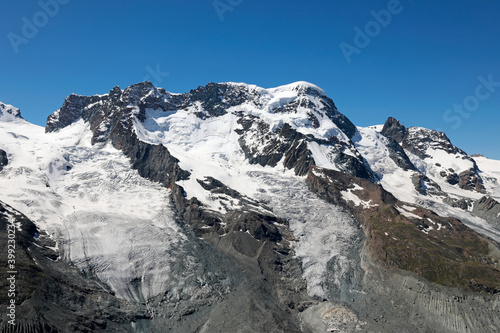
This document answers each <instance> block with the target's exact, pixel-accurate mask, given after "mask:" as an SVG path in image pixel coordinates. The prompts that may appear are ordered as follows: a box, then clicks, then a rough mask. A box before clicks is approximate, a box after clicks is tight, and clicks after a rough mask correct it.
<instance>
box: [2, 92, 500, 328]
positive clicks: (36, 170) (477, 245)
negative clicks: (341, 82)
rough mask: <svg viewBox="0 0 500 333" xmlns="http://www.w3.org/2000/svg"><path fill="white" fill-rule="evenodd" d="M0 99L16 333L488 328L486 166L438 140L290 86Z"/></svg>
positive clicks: (495, 176) (498, 224) (490, 231)
mask: <svg viewBox="0 0 500 333" xmlns="http://www.w3.org/2000/svg"><path fill="white" fill-rule="evenodd" d="M0 107H1V109H0V110H1V112H2V113H1V114H0V132H1V136H0V138H1V139H0V223H1V224H2V228H1V230H2V231H0V240H1V242H2V244H3V245H2V248H7V244H8V240H9V235H10V234H12V233H13V231H10V234H9V228H11V229H12V230H14V229H15V230H16V231H15V233H16V238H15V240H16V262H15V268H16V270H17V271H18V273H17V275H16V283H17V288H18V289H17V291H16V298H15V300H16V303H15V304H16V320H17V325H18V326H17V327H18V329H20V330H21V331H26V332H105V331H113V330H115V331H120V332H166V331H172V332H229V331H231V332H232V331H238V332H325V331H331V332H333V331H341V332H391V331H398V332H428V331H439V332H486V331H490V330H492V328H494V327H500V322H499V319H498V316H497V315H496V314H497V313H498V311H499V304H500V302H498V301H499V297H500V245H499V242H500V203H499V201H500V185H499V180H500V161H494V160H490V159H487V158H485V157H482V156H469V155H467V154H466V153H465V152H464V151H463V150H461V149H459V148H458V147H456V146H454V145H453V144H452V143H451V141H450V140H449V138H448V137H447V136H446V135H445V134H444V133H441V132H437V131H434V130H429V129H425V128H419V127H410V128H406V127H405V126H403V125H402V124H401V123H400V122H399V121H398V120H396V119H394V118H389V119H388V120H387V121H386V122H385V124H384V125H376V126H371V127H356V126H355V125H354V124H353V123H352V122H351V121H350V120H349V119H348V118H347V117H346V116H345V115H343V114H342V113H340V112H339V110H338V109H337V107H336V106H335V104H334V102H333V101H332V100H331V99H330V98H329V97H328V96H326V94H325V92H324V91H323V90H322V89H321V88H319V87H317V86H315V85H313V84H310V83H307V82H296V83H293V84H290V85H286V86H281V87H277V88H271V89H264V88H260V87H257V86H253V85H248V84H244V83H219V84H216V83H209V84H208V85H206V86H204V87H198V88H197V89H193V90H191V91H190V92H188V93H184V94H174V93H170V92H167V91H166V90H164V89H162V88H157V87H154V86H153V85H152V84H151V83H150V82H142V83H138V84H134V85H132V86H130V87H128V88H126V89H123V90H122V89H121V88H119V87H114V88H113V89H112V90H111V91H110V92H109V94H105V95H93V96H81V95H75V94H73V95H70V96H68V97H67V98H66V99H65V101H64V103H63V105H62V106H61V108H60V109H59V110H57V111H56V112H54V113H53V114H51V115H50V116H49V117H48V119H47V125H46V127H45V128H43V127H39V126H36V125H33V124H30V123H29V122H27V121H26V120H24V119H22V117H21V116H20V112H19V110H18V109H16V108H14V107H11V106H7V105H4V104H2V103H0ZM9 225H12V227H9ZM10 237H12V236H10ZM2 260H3V262H2V265H4V267H5V266H6V265H7V264H9V263H8V262H7V261H6V258H5V257H3V258H2ZM2 287H4V288H7V287H8V281H6V280H4V284H3V286H2ZM2 295H3V296H2V304H9V302H10V299H9V298H8V297H7V296H6V295H7V294H5V293H4V294H2ZM7 319H8V318H7ZM7 319H6V318H2V319H1V320H2V321H0V332H10V331H11V330H12V328H11V327H10V326H9V325H10V324H9V322H8V321H7Z"/></svg>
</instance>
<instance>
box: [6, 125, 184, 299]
mask: <svg viewBox="0 0 500 333" xmlns="http://www.w3.org/2000/svg"><path fill="white" fill-rule="evenodd" d="M86 127H87V125H86V124H84V123H83V121H80V122H78V123H76V124H74V125H72V126H70V127H68V128H65V129H63V130H61V131H60V132H58V133H53V134H45V133H44V129H43V128H42V127H39V126H35V125H32V124H29V123H27V122H25V121H23V120H16V121H15V122H14V123H12V122H11V123H5V122H0V137H1V138H2V140H1V143H2V149H4V150H6V151H7V152H8V155H9V156H8V157H9V165H8V166H7V167H5V168H4V170H3V171H2V172H1V173H2V181H1V182H0V193H1V194H2V195H1V198H0V199H1V200H2V201H4V202H6V203H7V204H9V205H11V206H12V207H14V208H15V209H17V210H19V211H21V212H22V213H24V214H25V215H26V216H28V217H29V218H31V219H32V220H33V221H34V222H35V223H36V224H37V226H38V227H40V228H42V229H44V230H46V231H47V232H48V233H49V234H50V235H52V237H53V238H54V240H56V241H57V244H58V246H59V248H60V250H61V251H62V253H63V257H64V259H66V260H69V261H71V262H73V263H74V264H75V265H76V266H77V267H78V268H80V269H81V270H83V271H92V272H94V273H95V274H96V275H97V276H98V277H99V278H100V279H101V280H102V281H103V282H105V283H107V284H108V285H109V287H111V288H112V290H113V291H114V292H115V293H116V295H117V296H118V297H120V298H123V299H127V300H137V301H141V302H144V301H145V300H147V299H148V298H150V297H152V296H155V295H157V294H159V293H161V292H163V291H164V290H165V289H166V287H167V285H171V286H172V285H173V286H175V287H176V288H181V287H182V281H170V278H171V277H170V275H169V274H168V271H169V267H170V265H171V263H172V262H173V261H178V260H179V259H178V258H183V259H185V260H186V264H188V261H189V258H188V254H187V253H186V252H185V251H184V250H183V243H184V242H185V240H186V236H185V235H184V233H183V232H182V230H181V229H180V227H179V226H178V225H177V223H176V222H175V220H174V216H173V213H172V208H171V206H170V193H169V190H167V189H165V188H164V187H162V186H160V185H159V184H156V183H153V182H151V181H148V180H146V179H144V178H142V177H140V176H139V175H138V173H137V172H136V171H135V170H132V169H131V168H130V163H129V161H128V159H127V158H125V157H124V156H123V154H122V153H121V152H120V151H118V150H116V149H114V148H112V147H109V146H102V147H96V146H94V147H92V146H91V145H90V133H89V131H88V130H87V129H86ZM134 280H138V281H141V284H134V283H132V282H133V281H134ZM137 285H140V287H137Z"/></svg>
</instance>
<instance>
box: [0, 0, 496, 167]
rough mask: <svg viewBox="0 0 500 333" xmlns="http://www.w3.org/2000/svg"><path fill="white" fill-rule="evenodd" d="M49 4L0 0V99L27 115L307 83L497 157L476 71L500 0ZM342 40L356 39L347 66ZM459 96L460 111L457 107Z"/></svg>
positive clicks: (486, 72)
mask: <svg viewBox="0 0 500 333" xmlns="http://www.w3.org/2000/svg"><path fill="white" fill-rule="evenodd" d="M53 1H58V3H64V4H60V5H59V8H58V10H57V13H55V12H56V10H55V8H53V6H52V7H50V6H49V7H48V9H47V8H46V9H43V7H42V6H41V5H40V3H38V1H26V0H16V1H14V0H4V1H1V3H0V12H1V13H2V20H1V21H0V27H1V35H0V49H1V53H0V101H3V102H5V103H8V104H12V105H15V106H17V107H19V108H21V112H22V114H23V116H24V117H25V118H26V119H28V120H29V121H31V122H34V123H36V124H40V125H44V123H45V119H46V117H47V116H48V115H49V114H50V113H52V112H53V111H54V110H57V109H58V108H59V107H60V106H61V105H62V103H63V101H64V98H65V96H67V95H69V94H71V93H78V94H85V95H87V94H88V95H90V94H104V93H108V92H109V90H110V89H111V88H113V87H114V86H115V85H119V86H120V87H122V88H124V87H127V86H129V85H130V84H133V83H136V82H139V81H143V80H145V79H149V80H150V81H152V82H153V83H154V84H156V85H158V86H161V87H164V88H165V89H167V90H168V91H171V92H186V91H189V90H190V89H193V88H196V87H198V86H199V85H205V84H207V83H208V82H225V81H237V82H247V83H252V84H257V85H259V86H262V87H273V86H278V85H282V84H287V83H290V82H294V81H301V80H303V81H309V82H312V83H315V84H317V85H318V86H320V87H322V88H323V89H324V90H325V91H326V92H327V94H328V95H329V96H330V97H331V98H332V99H333V100H334V101H335V103H336V104H337V107H338V108H339V110H340V111H341V112H342V113H344V114H345V115H347V116H348V117H349V118H350V119H351V120H352V121H353V122H354V123H355V124H356V125H359V126H368V125H373V124H380V123H383V122H384V121H385V119H386V118H387V117H388V116H393V117H396V118H398V119H400V120H402V121H403V122H404V123H405V125H407V126H423V127H428V128H434V129H439V130H443V131H445V132H446V133H447V134H448V136H449V137H450V138H451V139H452V141H453V142H454V143H455V144H456V145H458V146H459V147H461V148H463V149H464V150H466V151H467V152H468V153H484V154H486V155H487V156H489V157H491V158H496V159H500V149H499V148H498V147H499V144H500V131H499V126H500V83H499V84H496V85H495V84H493V85H490V86H489V87H485V86H484V84H483V86H482V87H479V86H480V85H481V84H482V83H481V81H479V80H478V77H480V76H482V77H483V78H484V80H486V81H488V80H490V79H491V80H492V81H494V82H500V24H499V23H498V22H499V21H498V18H499V16H500V1H497V0H483V1H459V0H440V1H435V0H434V1H432V0H413V1H410V0H400V4H399V6H396V5H395V1H396V0H391V1H386V0H382V1H379V0H376V1H374V0H370V1H368V0H364V1H340V0H335V1H334V0H322V1H319V0H312V1H295V0H277V1H263V0H243V1H241V0H220V1H217V2H214V1H213V0H208V1H196V0H193V1H166V0H151V1H130V0H120V1H102V0H101V1H96V0H86V1H77V0H71V1H68V0H42V2H43V3H45V2H46V3H50V2H53ZM396 2H397V1H396ZM214 3H215V4H216V5H217V6H218V8H219V10H217V9H216V8H215V6H214ZM388 9H390V10H391V11H392V13H391V12H389V13H391V14H390V15H391V17H390V22H389V23H388V24H386V23H385V22H384V24H383V25H384V26H382V25H381V24H379V23H377V24H374V23H373V22H374V21H375V18H374V17H373V15H372V14H371V11H375V12H377V13H378V12H380V11H382V10H388ZM46 12H48V13H49V14H50V15H49V14H46ZM23 18H25V19H24V21H23ZM221 18H222V20H221ZM384 18H385V19H387V17H384ZM372 21H373V22H372ZM26 22H28V23H26ZM370 22H371V23H370ZM30 24H37V25H38V27H37V26H36V25H35V26H34V27H35V28H36V29H38V31H33V30H30V29H29V25H30ZM367 24H368V25H367ZM355 27H359V29H360V30H361V31H363V32H365V29H366V28H367V27H368V29H372V30H368V32H369V35H371V36H372V37H369V38H370V43H369V44H368V45H364V44H366V40H364V41H363V40H361V39H359V38H358V39H359V40H357V44H356V41H355V36H356V34H357V33H356V31H355V30H354V28H355ZM342 42H344V43H346V44H343V45H344V46H345V45H347V44H349V45H351V46H352V47H357V53H352V54H351V56H350V60H351V61H350V63H348V62H347V61H346V57H345V56H344V53H343V51H342V50H341V47H340V45H341V43H342ZM363 43H364V44H363ZM356 45H357V46H356ZM16 49H17V51H18V52H16ZM351 50H352V49H351ZM156 70H159V73H158V74H154V72H155V71H156ZM151 73H153V74H154V75H152V74H151ZM165 73H168V75H166V74H165ZM489 76H490V78H489ZM476 96H479V97H480V98H478V97H476ZM464 103H466V104H467V103H468V104H467V105H468V106H467V108H468V110H469V111H467V109H463V110H462V111H461V113H459V111H458V110H459V109H455V110H454V109H453V105H454V104H457V105H463V104H464ZM447 110H450V111H448V112H446V111H447ZM444 118H446V119H444ZM446 120H447V121H446Z"/></svg>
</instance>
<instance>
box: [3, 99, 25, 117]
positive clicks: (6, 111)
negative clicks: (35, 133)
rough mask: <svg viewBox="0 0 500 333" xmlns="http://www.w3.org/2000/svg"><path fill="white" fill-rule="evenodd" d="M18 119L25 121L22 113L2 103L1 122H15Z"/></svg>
mask: <svg viewBox="0 0 500 333" xmlns="http://www.w3.org/2000/svg"><path fill="white" fill-rule="evenodd" d="M17 119H23V117H21V111H20V110H19V109H18V108H16V107H14V106H12V105H9V104H5V103H2V102H0V121H14V120H17Z"/></svg>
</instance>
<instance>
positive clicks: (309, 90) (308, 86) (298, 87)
mask: <svg viewBox="0 0 500 333" xmlns="http://www.w3.org/2000/svg"><path fill="white" fill-rule="evenodd" d="M269 90H270V91H275V92H277V91H296V92H298V93H299V94H311V95H320V96H326V93H325V91H324V90H323V89H321V88H320V87H318V86H317V85H315V84H312V83H309V82H306V81H297V82H293V83H290V84H286V85H283V86H279V87H276V88H270V89H269Z"/></svg>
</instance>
